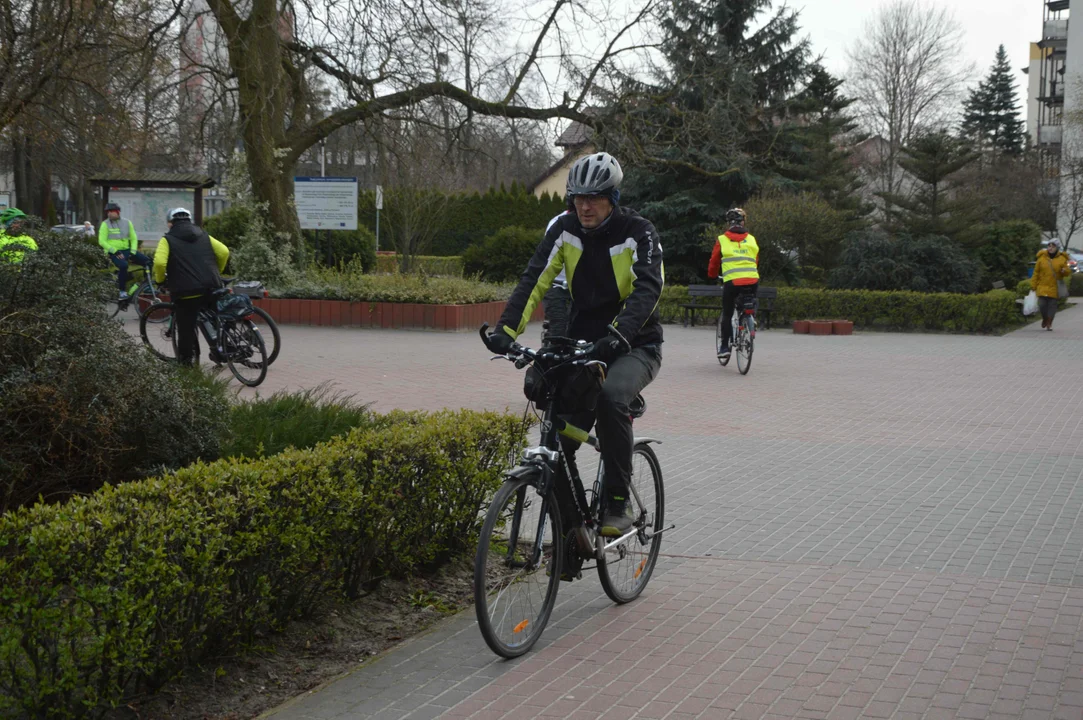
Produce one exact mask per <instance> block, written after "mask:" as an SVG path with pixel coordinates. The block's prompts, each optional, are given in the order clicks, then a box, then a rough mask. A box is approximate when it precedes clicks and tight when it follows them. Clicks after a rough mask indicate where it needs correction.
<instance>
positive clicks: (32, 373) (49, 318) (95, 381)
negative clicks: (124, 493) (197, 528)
mask: <svg viewBox="0 0 1083 720" xmlns="http://www.w3.org/2000/svg"><path fill="white" fill-rule="evenodd" d="M37 242H38V246H39V247H40V248H41V249H40V250H39V251H37V252H34V253H28V254H27V257H26V260H25V261H24V262H23V264H22V266H21V267H16V266H12V265H10V264H8V263H0V288H3V291H2V294H0V510H3V509H7V508H11V507H16V506H19V505H22V504H25V503H30V502H33V501H34V500H36V499H37V498H38V497H43V498H44V499H45V500H46V501H57V500H62V499H64V498H66V497H67V496H69V495H71V494H73V493H87V492H92V491H94V490H96V489H97V488H98V487H100V486H101V485H102V484H103V483H106V482H121V481H125V480H131V479H135V478H140V477H145V476H146V475H147V474H149V473H153V472H157V471H159V470H160V469H161V468H163V467H165V468H175V467H180V466H183V465H186V464H188V463H190V462H192V461H194V460H196V459H199V458H206V459H214V458H216V457H218V443H219V438H220V437H221V435H222V433H223V430H224V423H225V414H224V413H223V412H222V409H223V408H224V407H225V406H226V405H227V404H228V399H227V395H226V383H225V382H224V381H213V380H209V379H207V378H206V377H204V376H203V375H202V374H201V373H200V372H199V371H198V370H190V371H186V370H184V369H183V368H180V367H178V366H176V365H172V364H168V363H163V362H161V361H160V360H156V359H155V358H154V357H153V356H151V355H150V353H148V352H146V350H145V349H144V348H143V346H142V345H141V343H140V342H139V340H138V339H137V338H134V337H133V336H132V335H131V334H130V333H129V332H127V331H125V329H124V328H123V327H122V326H121V325H120V324H119V323H118V322H116V321H113V320H110V319H109V318H107V317H106V315H105V313H104V309H105V301H106V298H108V297H110V296H111V295H112V294H113V293H115V292H116V285H115V283H114V281H113V274H112V272H110V271H109V270H108V269H107V268H106V266H105V263H106V260H105V259H104V257H103V256H102V254H101V252H100V249H98V248H93V247H90V246H88V245H86V244H85V243H84V242H83V241H82V239H81V238H72V237H70V236H59V235H52V234H48V235H39V236H38V237H37Z"/></svg>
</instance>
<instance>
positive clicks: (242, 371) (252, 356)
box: [219, 319, 269, 387]
mask: <svg viewBox="0 0 1083 720" xmlns="http://www.w3.org/2000/svg"><path fill="white" fill-rule="evenodd" d="M221 333H222V337H221V338H220V340H219V345H220V346H221V348H222V351H221V352H222V354H223V355H224V356H225V360H226V364H227V365H228V366H229V371H230V372H231V373H233V377H235V378H237V380H239V381H240V382H241V383H243V384H244V385H247V386H248V387H256V386H257V385H259V384H260V383H261V382H263V379H264V378H265V377H267V365H268V364H269V363H268V362H267V346H266V345H264V344H263V336H262V335H260V334H259V330H257V329H256V326H255V325H254V324H253V323H252V321H251V320H244V319H241V320H226V321H225V322H223V323H222V329H221Z"/></svg>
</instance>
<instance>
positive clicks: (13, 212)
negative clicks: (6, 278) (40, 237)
mask: <svg viewBox="0 0 1083 720" xmlns="http://www.w3.org/2000/svg"><path fill="white" fill-rule="evenodd" d="M24 223H26V213H24V212H23V211H22V210H20V209H19V208H5V209H4V210H3V211H2V212H0V262H9V263H13V264H15V265H18V264H20V263H21V262H22V261H23V255H24V254H25V253H26V251H27V250H37V249H38V244H37V243H36V242H34V238H32V237H30V236H29V235H23V234H22V228H23V224H24Z"/></svg>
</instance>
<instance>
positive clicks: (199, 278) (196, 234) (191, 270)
mask: <svg viewBox="0 0 1083 720" xmlns="http://www.w3.org/2000/svg"><path fill="white" fill-rule="evenodd" d="M168 220H169V232H167V233H166V234H165V235H164V236H163V237H162V239H161V240H159V241H158V248H157V250H155V252H154V279H155V281H157V282H159V283H161V282H164V281H165V282H168V283H169V294H170V296H171V297H172V299H173V308H174V310H173V311H174V313H175V315H176V321H177V322H176V327H175V328H174V332H176V333H177V360H179V361H180V363H181V364H182V365H197V364H199V334H198V332H197V328H196V317H197V316H198V315H199V311H200V310H202V309H203V308H204V307H206V306H207V305H208V304H209V303H210V302H211V301H212V298H211V291H212V290H217V289H218V288H220V287H223V285H224V283H223V282H222V275H221V273H222V271H223V270H225V268H226V261H228V260H229V248H227V247H226V246H225V245H223V244H222V243H220V242H218V241H217V240H215V239H214V238H213V237H211V236H210V235H208V234H207V231H206V230H204V229H203V228H201V227H199V226H198V225H196V224H195V223H193V222H192V214H191V213H190V212H188V211H187V210H186V209H184V208H176V209H174V210H170V211H169V218H168ZM215 357H216V353H215V351H214V348H210V358H211V360H214V359H215Z"/></svg>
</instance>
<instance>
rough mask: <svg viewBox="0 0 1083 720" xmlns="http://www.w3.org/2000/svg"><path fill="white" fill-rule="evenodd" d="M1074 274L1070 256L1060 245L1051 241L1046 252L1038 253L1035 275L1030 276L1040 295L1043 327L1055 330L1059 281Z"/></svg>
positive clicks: (1039, 305)
mask: <svg viewBox="0 0 1083 720" xmlns="http://www.w3.org/2000/svg"><path fill="white" fill-rule="evenodd" d="M1071 274H1072V270H1071V268H1069V267H1068V255H1067V254H1065V253H1062V252H1061V251H1060V243H1058V242H1057V241H1056V240H1050V241H1049V245H1047V246H1046V248H1045V249H1044V250H1039V251H1038V257H1037V261H1036V262H1035V263H1034V274H1033V275H1031V276H1030V288H1031V290H1033V291H1034V292H1035V294H1037V295H1038V311H1039V312H1041V314H1042V327H1043V328H1045V329H1046V330H1052V329H1053V316H1055V315H1056V314H1057V302H1058V301H1059V293H1058V292H1057V281H1058V280H1067V279H1068V278H1069V277H1070V276H1071Z"/></svg>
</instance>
